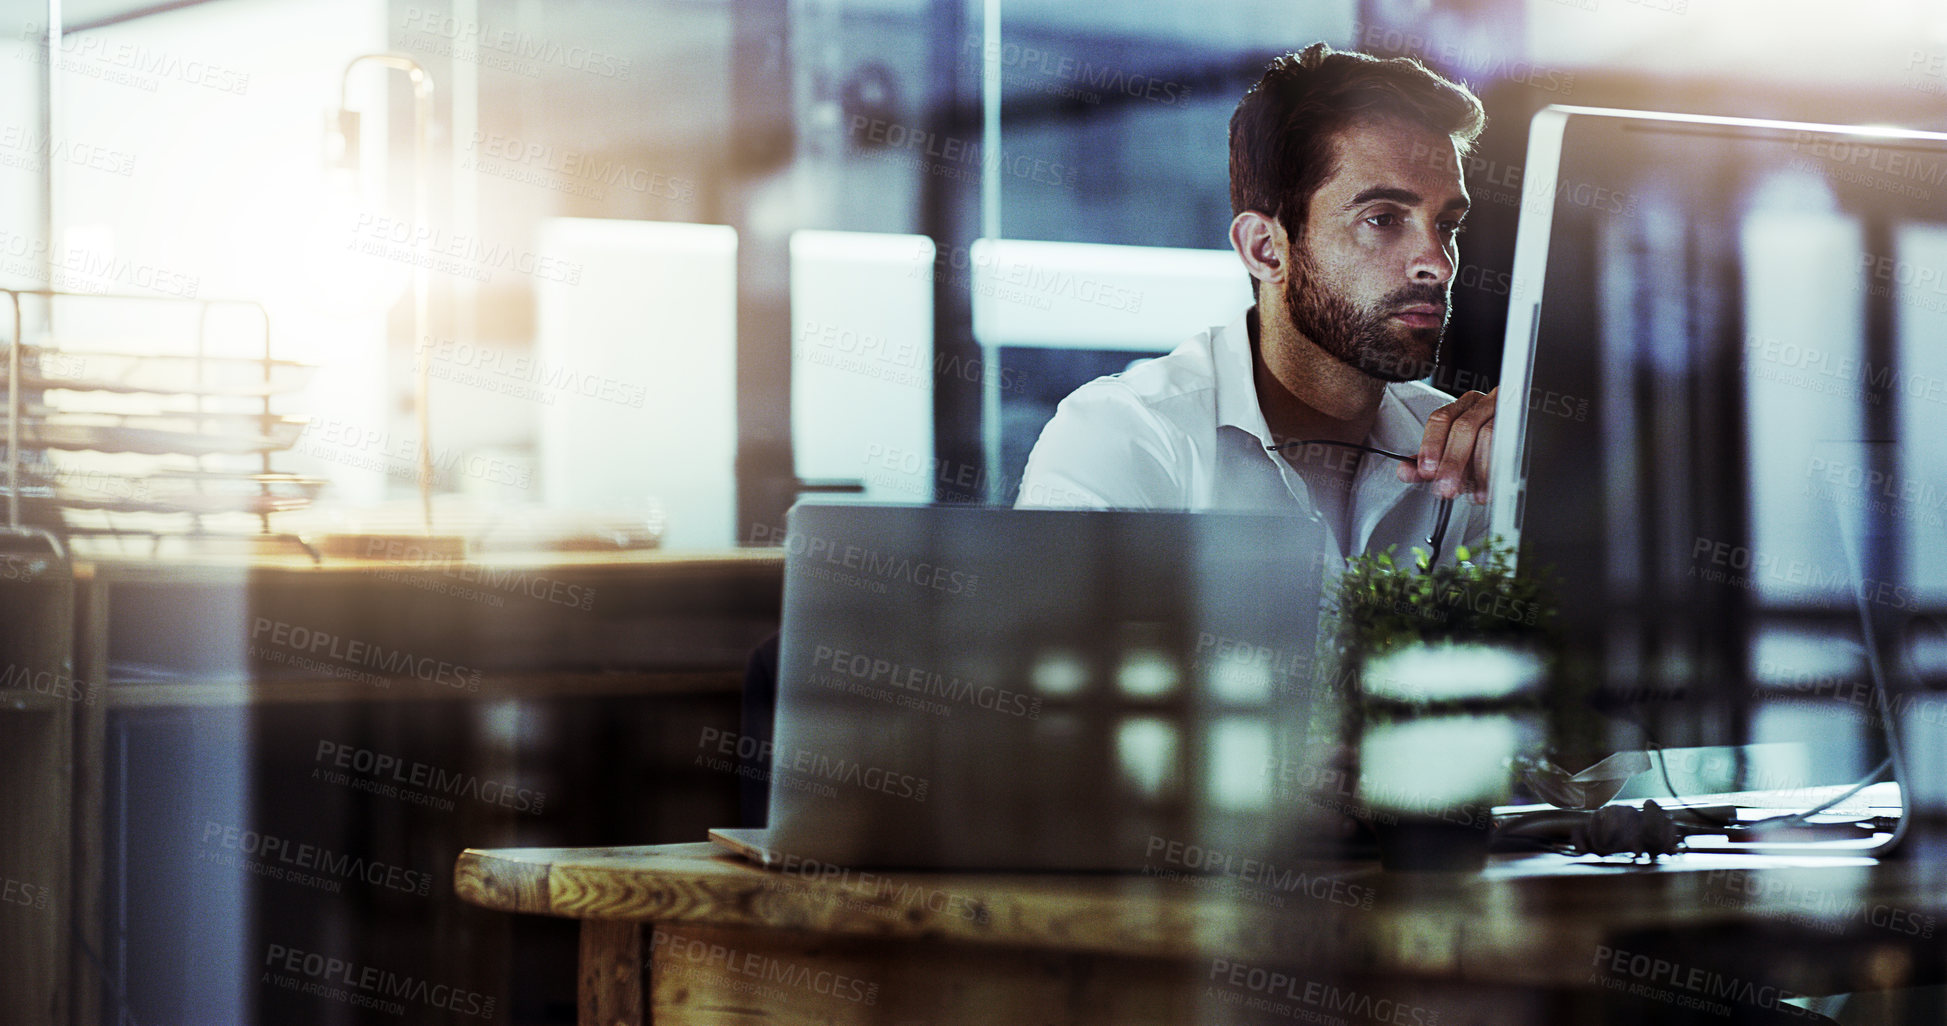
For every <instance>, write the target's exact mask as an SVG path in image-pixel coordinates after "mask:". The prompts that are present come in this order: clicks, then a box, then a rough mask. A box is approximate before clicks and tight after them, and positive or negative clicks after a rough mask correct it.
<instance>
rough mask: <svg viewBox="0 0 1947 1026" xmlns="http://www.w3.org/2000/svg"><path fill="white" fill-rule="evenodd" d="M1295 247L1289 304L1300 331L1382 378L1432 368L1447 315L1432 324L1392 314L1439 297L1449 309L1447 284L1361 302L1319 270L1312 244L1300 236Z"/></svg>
mask: <svg viewBox="0 0 1947 1026" xmlns="http://www.w3.org/2000/svg"><path fill="white" fill-rule="evenodd" d="M1292 250H1293V253H1292V266H1293V273H1292V274H1289V275H1286V276H1285V283H1284V305H1285V312H1286V313H1288V314H1290V316H1291V323H1292V325H1293V326H1295V327H1296V328H1297V329H1298V331H1299V333H1300V334H1302V335H1304V336H1305V337H1306V338H1308V339H1311V341H1312V343H1313V344H1314V345H1316V346H1318V348H1320V349H1323V350H1324V351H1325V352H1326V353H1327V354H1329V355H1331V356H1332V357H1333V358H1334V359H1337V360H1338V361H1339V362H1341V363H1344V364H1346V365H1348V366H1350V367H1352V368H1354V369H1356V370H1358V371H1360V372H1362V373H1364V374H1367V375H1370V376H1371V377H1375V378H1378V379H1379V380H1381V381H1414V380H1417V379H1419V378H1423V377H1426V376H1427V375H1428V374H1431V373H1432V372H1433V357H1434V355H1435V354H1436V353H1438V352H1439V348H1440V336H1441V335H1442V333H1444V332H1445V331H1446V329H1447V325H1446V317H1445V315H1444V314H1443V315H1442V317H1441V320H1440V323H1439V324H1438V325H1436V326H1434V327H1430V328H1411V327H1407V326H1406V325H1403V324H1397V323H1394V322H1393V320H1392V315H1393V314H1395V313H1397V312H1399V311H1400V310H1401V309H1404V308H1406V307H1409V306H1417V305H1419V304H1421V303H1438V304H1440V307H1441V309H1442V310H1443V311H1444V310H1446V309H1447V290H1446V288H1445V287H1444V286H1440V285H1402V286H1400V287H1399V288H1397V289H1394V290H1393V291H1391V292H1389V293H1387V294H1386V295H1385V296H1383V297H1381V298H1380V300H1379V301H1378V302H1377V303H1374V304H1372V305H1371V306H1369V307H1365V308H1360V307H1358V306H1356V305H1354V304H1353V302H1352V300H1350V299H1348V298H1347V297H1346V295H1345V293H1344V292H1342V291H1339V290H1338V289H1336V288H1333V287H1332V286H1331V285H1330V284H1329V283H1328V282H1327V281H1326V280H1325V279H1324V277H1323V276H1321V275H1320V274H1319V273H1318V263H1317V261H1315V260H1313V259H1312V253H1311V247H1310V246H1308V245H1306V244H1305V243H1304V242H1303V241H1302V240H1300V241H1299V242H1298V243H1296V244H1294V245H1293V246H1292Z"/></svg>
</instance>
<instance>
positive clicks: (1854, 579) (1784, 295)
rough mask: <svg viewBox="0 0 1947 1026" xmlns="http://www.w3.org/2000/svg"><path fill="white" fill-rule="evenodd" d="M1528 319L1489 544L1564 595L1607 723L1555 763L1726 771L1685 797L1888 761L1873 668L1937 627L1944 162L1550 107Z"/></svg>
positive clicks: (1910, 141)
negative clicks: (1922, 620)
mask: <svg viewBox="0 0 1947 1026" xmlns="http://www.w3.org/2000/svg"><path fill="white" fill-rule="evenodd" d="M1510 302H1511V308H1510V311H1509V318H1508V334H1507V342H1506V348H1505V350H1504V355H1503V363H1502V372H1501V378H1500V387H1501V390H1500V394H1499V403H1498V408H1497V411H1496V424H1497V429H1498V430H1497V431H1496V434H1495V439H1494V451H1493V478H1494V479H1493V487H1492V493H1493V497H1492V503H1493V509H1492V530H1493V531H1494V533H1496V534H1499V535H1501V536H1503V537H1504V538H1506V539H1507V540H1508V541H1510V542H1512V543H1514V544H1515V545H1516V546H1517V547H1518V560H1519V563H1520V565H1521V566H1522V568H1523V569H1524V570H1529V571H1538V570H1542V569H1543V568H1552V570H1553V572H1554V574H1555V575H1556V577H1557V580H1558V581H1559V582H1560V587H1558V588H1557V589H1556V590H1557V594H1558V595H1559V598H1560V606H1561V622H1562V626H1563V629H1564V635H1565V638H1566V642H1565V643H1566V651H1565V655H1564V659H1563V668H1564V672H1565V675H1566V677H1567V679H1568V680H1569V681H1570V682H1571V685H1570V686H1571V687H1580V688H1582V689H1584V690H1586V692H1587V701H1586V705H1587V707H1588V708H1590V709H1591V710H1593V711H1594V713H1593V715H1595V716H1596V717H1597V718H1598V719H1599V722H1598V723H1597V724H1595V729H1594V730H1591V731H1587V732H1585V733H1584V734H1583V735H1582V736H1583V738H1584V739H1585V740H1584V743H1585V747H1586V749H1587V750H1585V751H1582V752H1578V753H1564V756H1563V757H1564V759H1565V760H1567V761H1573V760H1575V759H1577V758H1582V757H1587V758H1594V757H1599V756H1600V755H1602V754H1605V753H1606V752H1608V751H1614V750H1623V749H1640V748H1649V747H1659V746H1660V747H1668V748H1686V749H1702V750H1706V751H1711V752H1716V753H1719V754H1720V755H1724V754H1728V757H1725V758H1718V759H1717V760H1716V761H1714V762H1710V765H1708V766H1703V767H1699V773H1698V774H1693V775H1691V777H1690V778H1689V779H1686V780H1679V781H1677V782H1676V784H1677V786H1676V787H1675V788H1674V789H1675V790H1679V791H1682V790H1687V789H1692V788H1695V789H1699V790H1722V791H1745V790H1759V789H1764V790H1789V789H1792V788H1796V787H1807V788H1809V787H1813V786H1815V785H1819V784H1834V783H1840V782H1844V781H1846V780H1850V779H1854V778H1856V777H1858V776H1859V775H1862V774H1864V773H1866V772H1867V771H1869V770H1871V769H1872V768H1874V767H1876V766H1877V765H1879V764H1880V763H1881V762H1882V761H1884V759H1885V756H1886V754H1887V750H1888V748H1889V746H1890V744H1891V742H1890V741H1889V740H1888V738H1887V736H1886V733H1885V730H1884V728H1885V727H1886V726H1887V724H1886V722H1885V721H1886V720H1887V718H1888V717H1886V716H1884V715H1881V713H1880V711H1879V710H1880V708H1881V705H1880V703H1882V702H1883V701H1884V699H1885V697H1886V696H1884V695H1883V694H1880V693H1879V692H1878V691H1876V690H1875V684H1876V680H1875V677H1876V674H1875V672H1874V670H1873V667H1872V665H1871V663H1872V660H1870V659H1868V658H1867V656H1868V655H1869V654H1875V653H1873V652H1869V651H1868V649H1869V647H1870V646H1874V645H1879V644H1882V643H1883V642H1884V639H1885V638H1886V637H1888V636H1893V635H1898V634H1899V633H1900V632H1899V630H1898V629H1897V628H1890V629H1889V628H1888V626H1887V624H1888V623H1889V622H1891V621H1903V620H1909V619H1912V618H1914V617H1927V616H1937V615H1938V611H1939V610H1941V609H1942V608H1943V607H1947V529H1943V526H1942V524H1943V519H1944V518H1947V470H1943V469H1942V468H1947V430H1943V429H1947V384H1943V382H1947V345H1942V344H1941V343H1940V339H1941V338H1942V337H1944V336H1947V135H1941V134H1935V133H1925V132H1914V131H1904V130H1897V129H1879V128H1862V127H1842V126H1832V125H1809V124H1794V123H1788V122H1777V121H1758V120H1744V119H1734V118H1721V117H1702V116H1693V115H1678V114H1662V113H1649V112H1641V111H1619V110H1602V109H1594V108H1580V107H1550V108H1547V109H1545V110H1543V111H1542V112H1541V113H1540V114H1538V115H1537V116H1536V117H1535V119H1534V122H1533V126H1532V129H1531V132H1530V138H1529V151H1528V160H1527V164H1526V166H1525V188H1524V195H1523V206H1522V211H1521V221H1520V225H1519V230H1518V234H1517V240H1516V247H1515V259H1514V272H1513V280H1512V283H1511V288H1510ZM1862 446H1866V447H1868V448H1861V447H1862ZM1847 452H1850V453H1852V454H1853V455H1843V454H1844V453H1847ZM1865 452H1871V453H1872V454H1873V455H1871V457H1870V458H1868V457H1867V456H1864V455H1859V454H1861V453H1865ZM1834 453H1840V455H1834ZM1889 454H1890V455H1889ZM1835 507H1836V508H1838V509H1840V510H1842V511H1850V512H1851V514H1852V515H1856V516H1858V517H1860V518H1861V519H1862V523H1863V524H1865V525H1866V526H1865V528H1864V529H1862V530H1861V531H1860V532H1859V535H1858V537H1859V538H1861V539H1863V540H1864V542H1863V544H1864V550H1863V551H1862V552H1860V553H1858V560H1857V561H1856V564H1855V563H1854V562H1852V561H1849V559H1848V553H1847V551H1846V549H1845V547H1844V546H1843V544H1842V542H1841V539H1840V538H1839V537H1837V535H1838V533H1839V532H1838V530H1837V527H1836V524H1835V519H1834V513H1833V510H1834V508H1835ZM1862 592H1863V594H1864V595H1865V597H1866V601H1867V603H1868V606H1867V610H1868V615H1867V616H1866V617H1865V618H1864V619H1863V622H1862V614H1861V612H1860V607H1859V604H1858V602H1857V601H1856V596H1857V594H1858V593H1862ZM1879 654H1883V653H1879ZM1881 661H1882V662H1883V663H1885V664H1886V665H1887V666H1888V667H1889V670H1888V672H1889V673H1891V674H1893V677H1894V678H1897V679H1890V682H1891V683H1892V685H1893V686H1895V687H1898V688H1902V689H1907V690H1911V689H1913V688H1915V687H1917V686H1919V685H1920V684H1922V683H1924V682H1921V681H1918V680H1915V679H1913V678H1912V675H1911V674H1905V675H1902V674H1901V673H1900V672H1899V668H1900V666H1901V665H1908V666H1910V665H1911V661H1910V660H1909V661H1905V662H1904V663H1903V662H1902V661H1900V660H1881ZM1886 682H1888V681H1879V682H1878V683H1886ZM1896 704H1897V703H1896ZM1705 761H1709V760H1705ZM1569 768H1571V769H1572V768H1576V767H1573V766H1571V767H1569ZM1718 778H1721V779H1718ZM1808 793H1809V792H1808Z"/></svg>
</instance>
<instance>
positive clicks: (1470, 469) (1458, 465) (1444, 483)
mask: <svg viewBox="0 0 1947 1026" xmlns="http://www.w3.org/2000/svg"><path fill="white" fill-rule="evenodd" d="M1499 391H1500V389H1499V388H1498V387H1497V388H1495V389H1493V390H1492V391H1489V392H1487V393H1485V394H1483V393H1480V392H1468V393H1467V394H1466V395H1463V396H1461V397H1460V398H1458V399H1455V400H1454V401H1453V402H1451V403H1448V404H1447V405H1445V406H1442V407H1440V408H1439V409H1437V410H1434V411H1433V414H1432V415H1431V416H1429V417H1427V419H1426V437H1425V438H1423V439H1421V440H1420V461H1419V463H1417V464H1407V463H1402V464H1400V465H1399V479H1400V480H1401V481H1407V482H1414V481H1432V482H1434V485H1433V489H1434V491H1435V492H1436V493H1437V494H1438V495H1439V496H1440V497H1441V498H1443V499H1451V498H1453V497H1454V496H1456V495H1459V494H1460V493H1462V492H1467V493H1468V494H1470V495H1472V496H1473V499H1474V501H1475V502H1486V501H1487V484H1488V465H1487V464H1488V454H1489V453H1491V452H1493V450H1494V393H1495V392H1499Z"/></svg>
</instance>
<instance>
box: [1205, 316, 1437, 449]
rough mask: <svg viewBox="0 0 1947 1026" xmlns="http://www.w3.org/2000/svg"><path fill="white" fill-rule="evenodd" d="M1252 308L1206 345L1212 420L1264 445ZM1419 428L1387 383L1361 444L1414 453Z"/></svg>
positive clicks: (1267, 434)
mask: <svg viewBox="0 0 1947 1026" xmlns="http://www.w3.org/2000/svg"><path fill="white" fill-rule="evenodd" d="M1254 309H1256V308H1255V307H1246V308H1245V310H1244V312H1243V313H1240V314H1238V315H1237V319H1236V320H1233V321H1231V322H1230V323H1229V324H1228V325H1225V326H1224V327H1223V328H1221V329H1219V330H1218V332H1217V337H1216V339H1215V344H1214V345H1213V346H1212V347H1211V348H1212V353H1211V356H1212V358H1213V361H1212V362H1213V363H1214V364H1215V369H1216V377H1217V426H1219V427H1234V428H1237V429H1239V430H1241V431H1245V432H1247V433H1249V434H1250V435H1251V436H1252V437H1253V438H1256V439H1257V440H1258V441H1259V443H1260V444H1263V445H1267V446H1268V445H1272V444H1274V443H1273V442H1272V439H1271V427H1270V425H1269V424H1267V423H1265V420H1264V407H1263V406H1262V405H1260V404H1259V403H1258V401H1257V368H1256V366H1255V363H1256V361H1255V360H1253V359H1252V357H1251V325H1250V316H1251V311H1252V310H1254ZM1425 432H1426V429H1425V425H1423V424H1421V423H1420V420H1419V418H1418V417H1415V416H1413V411H1412V410H1410V409H1408V408H1407V406H1406V403H1405V401H1404V400H1402V399H1400V397H1399V396H1398V395H1397V394H1395V390H1394V388H1393V386H1391V385H1387V386H1386V390H1385V392H1384V393H1382V394H1381V396H1380V399H1379V414H1378V417H1377V418H1376V419H1375V420H1374V421H1373V423H1372V433H1371V434H1369V435H1368V436H1367V437H1366V444H1368V445H1374V446H1377V447H1379V448H1381V449H1387V450H1391V451H1392V452H1397V453H1403V454H1405V455H1408V456H1413V455H1417V454H1418V453H1419V451H1420V436H1421V435H1423V434H1425Z"/></svg>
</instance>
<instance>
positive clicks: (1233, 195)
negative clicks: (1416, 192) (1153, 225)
mask: <svg viewBox="0 0 1947 1026" xmlns="http://www.w3.org/2000/svg"><path fill="white" fill-rule="evenodd" d="M1374 119H1382V120H1383V119H1397V120H1401V121H1405V122H1407V123H1408V124H1414V125H1421V126H1424V127H1425V128H1426V129H1427V130H1429V131H1431V132H1434V133H1436V134H1439V135H1444V136H1447V137H1448V138H1451V139H1452V140H1453V141H1454V145H1455V146H1456V147H1458V148H1459V151H1460V154H1461V155H1462V156H1465V155H1466V154H1467V152H1468V151H1469V150H1471V149H1472V148H1473V145H1474V140H1475V139H1477V138H1479V137H1480V134H1481V129H1482V128H1484V127H1486V125H1487V113H1486V112H1485V111H1484V110H1482V109H1481V101H1480V100H1479V99H1477V98H1475V96H1474V94H1473V93H1471V92H1469V91H1468V90H1467V87H1466V86H1462V85H1458V84H1456V83H1454V82H1451V81H1449V80H1447V79H1445V78H1442V77H1441V76H1439V75H1437V74H1435V73H1433V72H1432V71H1429V70H1428V69H1427V67H1426V65H1424V64H1421V63H1420V62H1419V61H1417V60H1414V59H1413V58H1411V57H1394V58H1390V59H1386V60H1381V59H1380V58H1377V57H1373V56H1371V55H1369V54H1363V53H1356V52H1353V51H1350V50H1340V51H1334V50H1333V49H1332V48H1331V47H1330V46H1328V45H1326V44H1324V43H1313V44H1312V45H1311V46H1308V47H1306V48H1305V50H1304V52H1302V53H1288V54H1285V55H1283V56H1281V57H1278V58H1277V59H1275V60H1273V61H1272V62H1271V64H1270V66H1269V67H1267V68H1265V69H1264V77H1262V78H1260V79H1258V81H1257V84H1256V85H1254V86H1252V87H1251V89H1250V91H1249V92H1247V93H1245V94H1244V98H1243V99H1242V100H1239V101H1238V102H1237V110H1236V111H1235V112H1233V113H1232V114H1231V116H1230V213H1231V216H1232V217H1236V216H1237V215H1238V214H1241V213H1243V212H1244V211H1246V210H1255V211H1258V212H1259V213H1262V214H1266V215H1268V216H1270V217H1274V218H1277V219H1278V221H1279V222H1281V223H1282V224H1283V225H1284V226H1285V231H1286V232H1287V233H1289V234H1290V236H1291V238H1292V240H1293V242H1294V243H1295V242H1296V241H1297V240H1298V238H1299V237H1300V235H1301V234H1302V233H1303V231H1304V227H1305V208H1306V207H1307V206H1308V205H1309V204H1310V202H1311V197H1312V193H1315V192H1317V191H1318V187H1319V186H1321V185H1324V184H1325V181H1326V179H1328V178H1330V177H1332V175H1333V173H1334V172H1336V171H1337V170H1338V146H1337V143H1338V137H1339V133H1340V132H1341V131H1343V130H1344V129H1345V128H1347V127H1348V126H1350V125H1352V124H1355V123H1357V122H1360V121H1366V120H1374Z"/></svg>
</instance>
